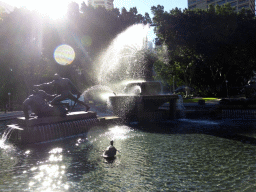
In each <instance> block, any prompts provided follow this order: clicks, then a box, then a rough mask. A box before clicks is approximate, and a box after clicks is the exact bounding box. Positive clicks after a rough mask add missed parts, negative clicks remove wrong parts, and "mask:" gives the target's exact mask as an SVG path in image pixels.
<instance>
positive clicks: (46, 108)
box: [23, 89, 67, 119]
mask: <svg viewBox="0 0 256 192" xmlns="http://www.w3.org/2000/svg"><path fill="white" fill-rule="evenodd" d="M55 97H56V95H50V94H47V93H46V92H44V91H43V90H38V89H35V90H33V94H32V95H30V96H29V97H28V98H27V99H26V100H25V101H24V102H23V112H24V115H25V118H26V119H29V109H31V111H32V112H33V113H35V115H36V116H38V117H39V118H41V117H49V116H54V115H58V116H65V115H66V113H67V110H66V109H64V108H63V107H62V108H60V107H54V106H52V105H50V104H49V103H48V101H51V100H52V99H53V98H55Z"/></svg>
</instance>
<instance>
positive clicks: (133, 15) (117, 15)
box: [0, 2, 151, 106]
mask: <svg viewBox="0 0 256 192" xmlns="http://www.w3.org/2000/svg"><path fill="white" fill-rule="evenodd" d="M150 22H151V19H150V17H149V14H148V13H146V14H145V16H143V15H141V14H138V12H137V8H136V7H134V8H131V9H130V10H129V11H127V10H126V9H125V8H123V9H122V10H121V11H120V10H119V9H112V10H106V9H105V8H103V7H98V8H94V7H92V6H87V5H86V4H85V3H84V2H83V3H82V5H81V8H80V9H79V5H78V4H77V3H74V2H72V3H70V4H69V7H68V14H67V17H66V19H63V20H58V21H54V20H51V19H50V18H49V17H46V16H42V15H39V14H38V13H36V12H33V11H29V10H27V9H24V8H20V9H17V8H16V9H15V10H14V11H13V12H11V13H9V14H7V13H4V11H3V10H1V9H0V47H1V48H0V65H1V69H0V75H1V79H0V86H1V89H0V98H1V99H0V105H1V106H3V104H4V103H7V100H8V94H7V93H8V92H10V93H11V94H12V95H11V97H12V100H13V101H14V102H17V103H19V104H21V103H22V102H23V101H24V99H25V98H26V97H27V96H28V94H29V93H30V91H31V88H32V86H33V84H37V83H42V82H46V81H51V80H52V76H53V74H54V73H59V74H60V75H61V76H64V77H67V78H70V79H71V80H72V81H73V82H74V83H75V84H76V85H77V86H78V88H80V89H81V90H84V89H85V88H87V87H88V86H91V85H92V84H93V82H92V79H91V78H93V74H92V73H91V71H90V70H91V68H92V66H91V65H92V63H93V62H92V61H93V60H94V59H95V58H96V57H97V56H98V54H99V53H100V52H101V51H102V50H104V48H106V47H107V46H108V45H109V43H110V42H111V41H112V40H113V39H114V38H115V36H116V35H117V34H119V33H120V32H122V31H123V30H125V29H126V28H127V27H129V26H131V25H133V24H136V23H143V24H147V23H150ZM62 44H68V45H70V46H71V47H72V48H73V49H74V50H75V54H76V57H75V60H74V61H73V63H72V65H67V66H61V65H58V64H57V63H56V61H55V60H54V57H53V55H54V50H55V49H56V47H58V46H59V45H62Z"/></svg>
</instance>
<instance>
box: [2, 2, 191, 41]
mask: <svg viewBox="0 0 256 192" xmlns="http://www.w3.org/2000/svg"><path fill="white" fill-rule="evenodd" d="M72 1H73V2H77V3H78V4H79V6H81V3H82V2H83V1H85V2H86V3H87V0H0V5H1V2H4V3H7V4H9V5H11V6H13V7H18V8H20V7H26V8H27V9H29V10H37V11H38V12H40V13H41V14H45V15H48V16H50V17H51V18H52V19H58V18H61V17H62V16H63V15H64V14H65V13H66V11H67V5H68V3H69V2H72ZM157 5H162V6H164V10H165V11H168V12H169V11H170V10H171V9H173V8H175V7H178V8H181V9H185V8H187V0H114V7H115V8H119V9H120V10H121V9H122V8H123V7H125V8H126V9H127V10H128V11H129V10H130V8H132V7H136V8H137V10H138V13H140V14H142V15H144V14H145V13H146V12H148V13H149V14H150V17H151V18H153V15H152V14H151V10H150V9H151V7H152V6H157ZM149 34H151V35H149V36H152V34H153V32H152V31H151V32H150V33H149ZM153 38H154V37H149V40H152V39H153Z"/></svg>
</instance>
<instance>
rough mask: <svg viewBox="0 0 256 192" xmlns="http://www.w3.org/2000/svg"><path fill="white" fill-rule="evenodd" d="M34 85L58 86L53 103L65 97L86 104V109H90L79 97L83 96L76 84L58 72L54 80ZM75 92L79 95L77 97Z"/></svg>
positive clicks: (44, 86) (41, 86)
mask: <svg viewBox="0 0 256 192" xmlns="http://www.w3.org/2000/svg"><path fill="white" fill-rule="evenodd" d="M34 86H35V87H40V88H42V89H44V88H47V87H54V88H56V90H57V93H58V95H57V96H56V97H55V98H54V99H53V100H52V101H51V104H52V105H57V104H59V103H60V102H61V101H63V100H65V99H70V100H73V101H75V102H77V103H79V104H81V105H83V106H85V107H86V111H88V110H89V109H90V107H89V106H88V105H86V104H85V103H84V102H82V101H80V100H78V98H79V97H80V96H81V93H80V92H79V91H78V90H77V88H76V86H75V85H74V84H73V83H72V82H71V81H70V80H69V79H68V78H62V77H61V76H60V75H58V74H57V73H56V74H55V75H54V80H53V81H51V82H49V83H43V84H40V85H34ZM73 94H75V95H77V98H76V97H75V96H74V95H73Z"/></svg>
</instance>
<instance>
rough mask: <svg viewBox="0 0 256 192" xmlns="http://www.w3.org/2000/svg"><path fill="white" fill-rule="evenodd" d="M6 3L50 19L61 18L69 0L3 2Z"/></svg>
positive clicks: (14, 0)
mask: <svg viewBox="0 0 256 192" xmlns="http://www.w3.org/2000/svg"><path fill="white" fill-rule="evenodd" d="M5 2H6V3H8V4H9V5H11V6H13V7H17V8H21V7H24V8H26V9H28V10H31V11H36V12H38V13H39V14H41V15H42V16H49V17H50V18H51V19H54V20H55V19H60V18H63V17H64V16H65V15H66V13H67V7H68V4H69V3H70V2H71V1H69V0H62V1H60V0H55V1H52V0H51V1H50V0H44V1H31V0H5Z"/></svg>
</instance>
